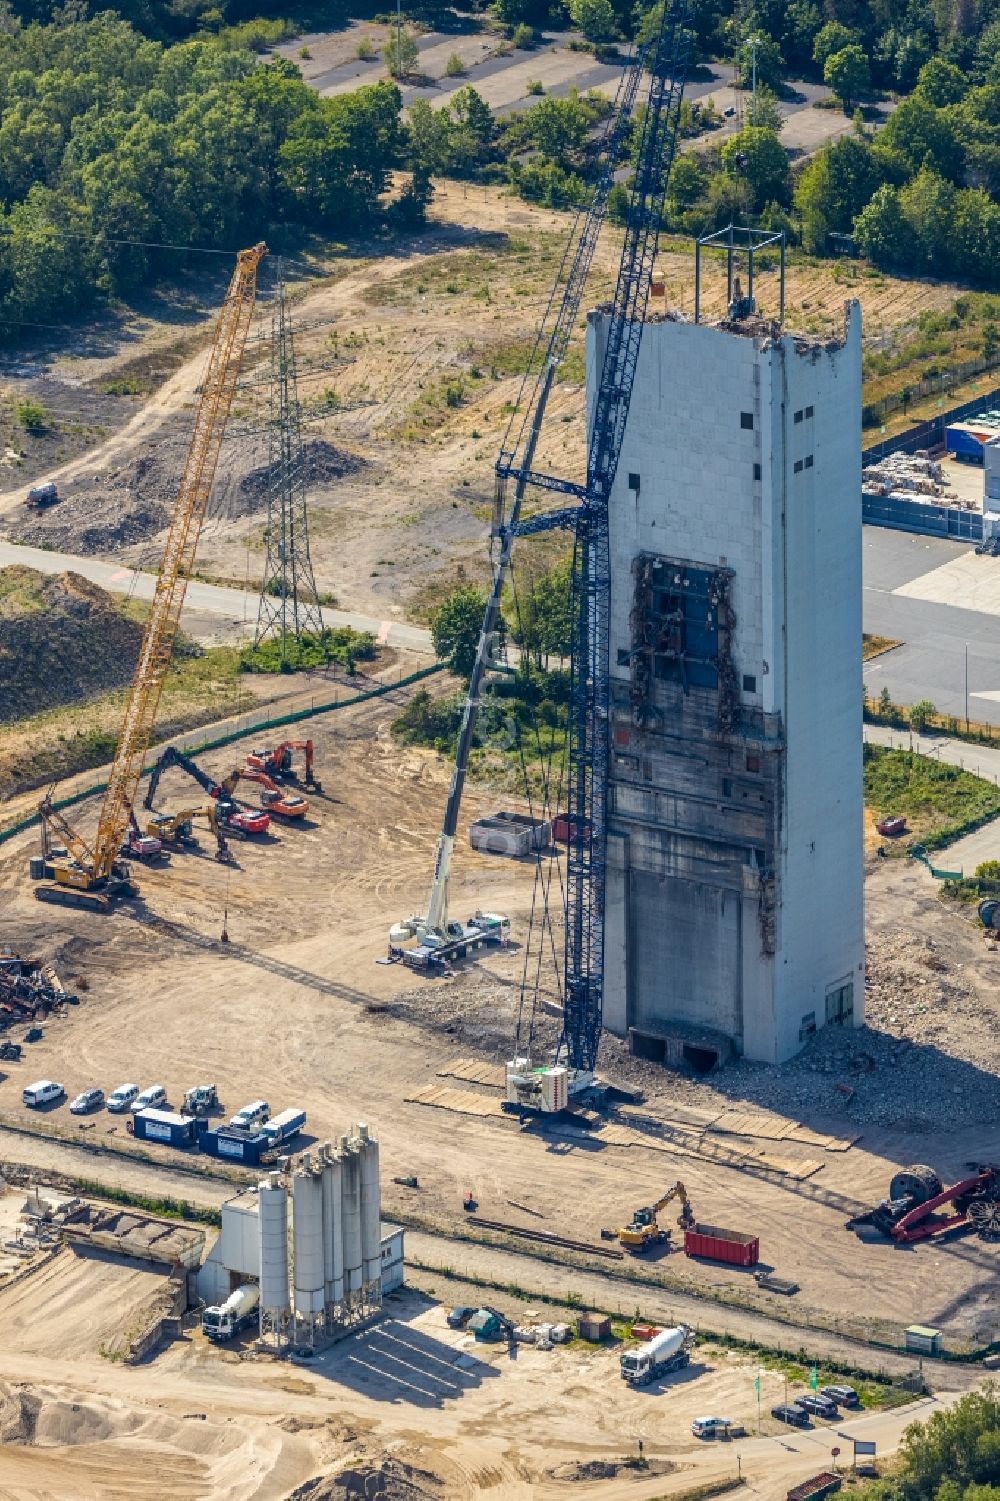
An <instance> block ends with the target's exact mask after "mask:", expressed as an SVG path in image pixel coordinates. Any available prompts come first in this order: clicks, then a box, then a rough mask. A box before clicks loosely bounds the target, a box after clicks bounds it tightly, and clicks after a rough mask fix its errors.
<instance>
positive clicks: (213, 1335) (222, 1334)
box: [201, 1282, 260, 1344]
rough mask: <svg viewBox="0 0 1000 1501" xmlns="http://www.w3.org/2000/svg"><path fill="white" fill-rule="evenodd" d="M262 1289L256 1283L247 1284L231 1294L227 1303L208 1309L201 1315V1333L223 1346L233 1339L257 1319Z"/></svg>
mask: <svg viewBox="0 0 1000 1501" xmlns="http://www.w3.org/2000/svg"><path fill="white" fill-rule="evenodd" d="M259 1302H260V1288H259V1287H258V1286H257V1285H256V1283H254V1282H246V1283H244V1285H243V1286H242V1287H238V1288H237V1289H236V1291H235V1292H232V1293H230V1294H229V1297H228V1298H227V1299H226V1301H225V1302H224V1303H222V1304H220V1305H218V1306H217V1307H215V1308H206V1309H204V1310H203V1312H202V1315H201V1332H202V1334H204V1335H205V1336H206V1337H207V1338H208V1339H210V1340H214V1341H215V1343H216V1344H221V1343H222V1341H223V1340H226V1339H232V1338H233V1336H234V1335H236V1334H239V1332H240V1330H241V1329H245V1328H246V1327H247V1325H248V1324H251V1323H252V1322H253V1321H254V1319H255V1318H256V1317H257V1304H258V1303H259Z"/></svg>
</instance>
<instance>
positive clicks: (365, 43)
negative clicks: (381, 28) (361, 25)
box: [355, 36, 376, 63]
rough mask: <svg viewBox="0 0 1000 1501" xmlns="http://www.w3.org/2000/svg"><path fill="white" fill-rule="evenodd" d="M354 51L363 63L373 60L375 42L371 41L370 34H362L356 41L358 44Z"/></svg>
mask: <svg viewBox="0 0 1000 1501" xmlns="http://www.w3.org/2000/svg"><path fill="white" fill-rule="evenodd" d="M355 52H356V54H357V56H358V57H359V58H360V59H361V61H362V62H363V63H370V62H372V61H373V60H374V58H375V55H376V52H375V43H374V42H373V41H372V39H371V37H370V36H363V37H362V38H361V40H360V41H359V42H358V45H357V47H356V48H355Z"/></svg>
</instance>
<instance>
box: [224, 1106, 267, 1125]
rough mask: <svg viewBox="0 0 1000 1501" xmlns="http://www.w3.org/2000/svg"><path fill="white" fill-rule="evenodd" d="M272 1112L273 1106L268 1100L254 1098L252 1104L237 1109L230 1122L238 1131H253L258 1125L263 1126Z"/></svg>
mask: <svg viewBox="0 0 1000 1501" xmlns="http://www.w3.org/2000/svg"><path fill="white" fill-rule="evenodd" d="M270 1114H271V1107H270V1105H269V1104H268V1103H267V1101H266V1100H254V1102H253V1104H252V1105H244V1106H243V1109H242V1110H237V1112H236V1114H235V1115H234V1116H233V1118H232V1120H231V1121H230V1122H229V1124H230V1125H231V1126H234V1127H235V1128H236V1129H237V1130H238V1131H253V1130H254V1128H255V1127H256V1126H262V1125H263V1124H264V1122H265V1121H266V1120H267V1119H268V1118H269V1117H270Z"/></svg>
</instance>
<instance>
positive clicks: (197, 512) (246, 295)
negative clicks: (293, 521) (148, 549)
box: [36, 244, 267, 899]
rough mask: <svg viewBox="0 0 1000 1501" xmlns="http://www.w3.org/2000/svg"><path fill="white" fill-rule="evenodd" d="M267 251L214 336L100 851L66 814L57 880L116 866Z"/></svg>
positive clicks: (232, 293)
mask: <svg viewBox="0 0 1000 1501" xmlns="http://www.w3.org/2000/svg"><path fill="white" fill-rule="evenodd" d="M266 254H267V246H266V245H264V244H259V245H255V246H253V248H252V249H250V250H241V251H240V253H239V255H238V256H237V259H236V269H235V271H234V272H233V277H232V280H231V281H230V283H229V287H228V290H227V292H226V296H225V301H224V302H223V305H222V311H221V313H220V314H219V321H218V323H217V325H216V329H215V336H214V338H213V341H212V349H211V353H210V355H209V360H208V368H207V370H206V373H205V379H204V382H203V384H202V388H201V395H200V397H199V400H198V408H197V412H196V414H195V423H194V432H193V433H192V436H191V443H190V447H189V449H188V454H187V460H186V462H185V465H184V473H183V475H182V477H181V482H180V489H179V491H178V494H177V500H176V502H175V504H174V510H173V515H172V517H171V521H170V531H169V533H168V536H167V542H166V547H165V548H164V552H163V562H162V564H161V566H160V573H159V577H158V578H157V581H156V591H155V593H154V596H153V604H152V608H151V609H150V612H149V619H148V620H147V622H146V629H145V631H144V632H143V638H142V645H141V647H140V649H139V659H138V662H137V663H136V669H135V675H134V676H133V679H132V686H131V689H130V691H129V696H128V703H127V705H126V708H125V717H124V720H123V721H122V729H121V734H120V736H119V738H118V746H117V749H116V750H115V758H114V762H113V764H112V767H111V776H110V778H109V780H108V788H107V791H106V792H105V794H104V802H103V804H102V805H101V813H100V819H99V822H98V828H97V838H96V840H95V841H94V846H93V855H92V857H90V858H88V856H90V851H89V849H88V847H87V846H86V844H85V843H84V841H82V840H81V839H80V837H79V835H77V834H76V833H75V831H74V830H73V829H72V828H71V826H70V825H69V824H68V823H67V822H66V820H65V819H60V820H59V822H58V824H57V825H56V827H57V828H58V832H59V833H60V834H62V836H63V837H64V838H65V840H66V843H67V845H68V847H69V849H70V850H71V851H72V853H73V854H74V856H75V857H76V858H75V862H74V870H73V872H72V873H70V872H69V869H68V868H66V869H64V870H63V871H60V868H59V867H58V866H57V867H56V869H55V877H56V882H57V885H59V884H62V883H66V884H69V885H73V886H77V887H83V888H84V889H89V888H90V887H93V886H100V885H102V884H103V883H105V882H106V881H107V879H108V877H109V876H111V875H112V873H113V872H114V868H115V862H116V861H117V859H118V855H119V851H120V849H121V843H122V839H123V838H124V836H125V831H126V829H127V828H128V822H129V815H130V813H131V809H132V805H133V803H134V801H135V795H136V790H137V788H138V785H139V778H140V776H141V775H142V765H143V760H144V759H145V755H146V752H147V750H148V749H149V745H150V741H151V740H152V735H153V724H154V722H155V719H156V711H157V708H158V707H159V702H160V694H161V692H162V690H163V683H164V680H165V678H166V675H167V668H168V667H169V665H170V658H171V655H172V653H173V648H174V642H175V640H176V637H177V627H178V623H179V621H180V614H181V607H182V606H183V603H184V594H185V591H186V589H187V581H188V578H189V576H190V574H191V569H192V565H193V562H194V554H195V549H196V547H197V545H198V537H199V534H200V532H201V527H202V523H203V521H204V519H205V511H206V508H207V506H208V498H209V495H210V493H211V489H212V483H213V481H214V479H215V471H216V467H217V465H218V462H219V453H220V451H221V448H222V439H223V436H224V434H225V429H226V422H227V420H228V417H229V412H230V408H231V407H232V404H233V396H234V394H235V391H236V382H237V379H238V377H239V371H240V363H241V361H242V357H243V351H244V348H245V346H246V340H247V334H248V333H249V330H250V319H251V317H252V315H253V308H254V302H255V300H256V296H257V268H258V267H259V265H260V263H261V261H262V260H263V258H264V256H265V255H266ZM39 811H40V813H41V814H42V817H43V819H45V820H46V821H47V822H49V823H50V824H54V823H55V820H54V819H53V813H54V810H53V809H52V806H51V803H50V802H49V800H48V799H46V800H45V802H44V803H43V804H42V805H41V807H40V809H39ZM60 877H61V878H62V879H61V880H60ZM36 895H38V896H39V897H45V898H47V899H53V897H54V893H52V888H43V889H39V890H38V891H37V893H36ZM55 899H58V898H55Z"/></svg>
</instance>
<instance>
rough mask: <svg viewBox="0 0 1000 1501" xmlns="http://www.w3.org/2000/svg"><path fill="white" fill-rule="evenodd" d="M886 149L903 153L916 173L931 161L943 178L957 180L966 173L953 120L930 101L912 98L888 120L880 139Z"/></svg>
mask: <svg viewBox="0 0 1000 1501" xmlns="http://www.w3.org/2000/svg"><path fill="white" fill-rule="evenodd" d="M879 144H880V146H882V147H883V148H884V149H886V150H889V151H893V152H896V153H898V154H899V156H900V157H902V159H903V160H904V161H905V162H907V163H908V164H909V166H910V167H911V168H912V170H913V171H914V172H917V171H919V170H920V168H921V167H922V166H924V164H925V163H926V162H927V161H928V158H929V159H930V165H931V166H932V167H933V168H934V170H935V171H936V172H938V173H939V174H940V176H941V177H947V178H949V179H950V180H951V181H952V182H954V181H956V180H957V178H958V176H959V174H960V173H961V170H962V147H961V143H960V141H959V139H958V136H957V134H956V132H955V127H954V125H953V124H952V121H951V119H950V118H949V116H948V114H947V113H946V111H944V110H940V109H935V108H934V106H933V104H929V103H928V102H927V100H926V99H923V98H921V97H920V96H919V95H917V94H914V95H911V97H910V98H909V99H904V100H903V102H902V104H900V105H899V107H898V109H895V110H894V111H893V112H892V114H891V115H890V116H889V119H888V120H887V121H886V125H885V128H884V129H883V130H882V132H881V134H880V137H879Z"/></svg>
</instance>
